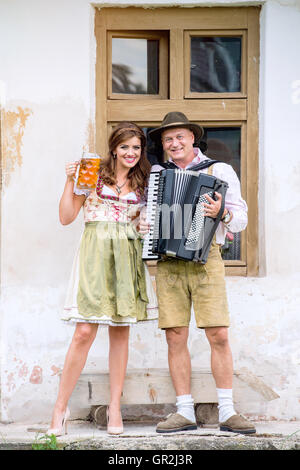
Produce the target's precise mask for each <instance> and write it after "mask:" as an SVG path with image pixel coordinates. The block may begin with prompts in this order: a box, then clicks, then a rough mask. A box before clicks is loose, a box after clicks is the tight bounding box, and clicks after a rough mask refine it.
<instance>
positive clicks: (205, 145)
mask: <svg viewBox="0 0 300 470" xmlns="http://www.w3.org/2000/svg"><path fill="white" fill-rule="evenodd" d="M201 145H202V151H203V153H205V155H207V156H208V157H209V158H213V159H214V160H220V161H221V162H224V163H228V164H229V165H231V166H232V167H233V169H234V171H235V172H236V174H237V176H238V178H239V179H240V174H241V128H240V127H206V128H204V136H203V141H202V143H201ZM221 251H222V258H223V259H224V260H240V259H241V234H240V233H234V234H228V236H227V237H226V239H225V244H224V246H223V247H222V250H221Z"/></svg>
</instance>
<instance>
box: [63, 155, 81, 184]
mask: <svg viewBox="0 0 300 470" xmlns="http://www.w3.org/2000/svg"><path fill="white" fill-rule="evenodd" d="M79 163H80V162H79V161H78V160H77V161H75V162H69V163H67V164H66V175H67V178H68V180H72V181H73V180H74V178H75V175H76V171H77V168H78V165H79Z"/></svg>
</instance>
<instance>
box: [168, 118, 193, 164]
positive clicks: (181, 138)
mask: <svg viewBox="0 0 300 470" xmlns="http://www.w3.org/2000/svg"><path fill="white" fill-rule="evenodd" d="M161 140H162V145H163V149H164V151H165V152H166V153H167V156H168V158H172V160H173V162H174V163H176V164H178V165H179V166H181V165H183V166H185V165H187V164H188V163H190V162H191V161H192V160H193V158H194V157H195V155H194V149H193V143H194V140H195V137H194V134H193V132H192V131H190V130H189V129H185V128H179V127H176V128H174V129H170V130H166V131H164V132H162V135H161Z"/></svg>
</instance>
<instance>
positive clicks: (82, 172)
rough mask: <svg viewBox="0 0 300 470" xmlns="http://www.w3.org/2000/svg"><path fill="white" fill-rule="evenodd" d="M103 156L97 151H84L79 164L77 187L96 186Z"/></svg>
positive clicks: (76, 178)
mask: <svg viewBox="0 0 300 470" xmlns="http://www.w3.org/2000/svg"><path fill="white" fill-rule="evenodd" d="M100 161H101V158H100V157H99V155H97V154H96V153H88V152H83V154H82V157H81V159H80V165H78V168H77V172H76V177H75V186H76V188H77V189H90V190H93V189H95V188H96V185H97V180H98V173H99V169H100Z"/></svg>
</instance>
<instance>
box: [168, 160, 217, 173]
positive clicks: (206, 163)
mask: <svg viewBox="0 0 300 470" xmlns="http://www.w3.org/2000/svg"><path fill="white" fill-rule="evenodd" d="M219 162H220V161H219V160H204V161H203V162H201V163H198V164H197V165H194V166H192V167H191V168H189V170H193V171H200V170H204V169H205V168H208V167H210V166H211V165H213V164H214V163H219ZM160 166H162V167H163V168H165V169H167V170H168V169H176V168H177V169H179V168H178V166H177V165H175V163H173V162H164V163H160Z"/></svg>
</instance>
